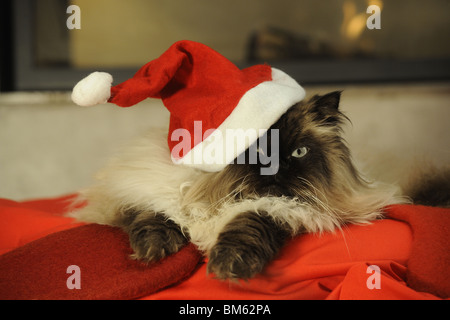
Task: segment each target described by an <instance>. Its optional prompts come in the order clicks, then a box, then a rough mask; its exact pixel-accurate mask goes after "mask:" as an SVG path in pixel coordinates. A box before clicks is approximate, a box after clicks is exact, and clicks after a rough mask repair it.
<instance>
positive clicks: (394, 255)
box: [0, 196, 450, 299]
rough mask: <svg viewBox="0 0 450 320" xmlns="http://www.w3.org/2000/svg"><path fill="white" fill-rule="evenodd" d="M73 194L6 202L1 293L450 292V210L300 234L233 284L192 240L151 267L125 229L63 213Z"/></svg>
mask: <svg viewBox="0 0 450 320" xmlns="http://www.w3.org/2000/svg"><path fill="white" fill-rule="evenodd" d="M71 199H72V197H71V196H68V197H62V198H57V199H42V200H35V201H27V202H22V203H19V202H14V201H11V200H1V199H0V219H1V221H2V223H1V224H0V252H2V253H4V254H3V255H1V256H0V298H1V299H132V298H144V299H439V298H449V296H450V280H449V271H448V267H447V266H448V265H449V263H450V256H449V250H448V249H449V244H450V243H449V241H450V240H449V231H450V230H449V227H450V220H449V219H450V218H449V217H450V210H449V209H440V208H431V207H424V206H413V205H395V206H391V207H389V208H386V212H387V217H388V219H384V220H378V221H374V222H373V223H372V224H369V225H362V226H358V225H350V226H345V227H343V229H342V230H338V231H336V232H334V233H324V234H322V235H316V234H305V235H301V236H298V237H296V238H294V239H292V240H291V241H290V242H289V243H288V244H287V245H286V246H285V247H284V248H283V249H282V251H281V252H280V254H279V255H278V256H277V258H276V259H275V260H274V261H273V262H272V263H270V264H269V265H268V266H267V268H266V269H265V270H264V272H263V273H262V274H260V275H258V276H256V277H255V278H254V279H251V280H249V281H247V282H244V281H241V282H238V283H232V282H231V283H230V282H224V281H219V280H216V279H213V278H211V276H208V275H207V273H206V264H203V265H199V262H200V261H202V257H201V256H200V254H199V253H198V252H197V250H196V249H195V247H194V246H192V245H189V246H187V247H185V248H184V249H183V250H181V251H180V252H179V253H177V254H175V255H173V256H171V257H168V258H167V259H165V260H163V261H161V262H160V263H157V264H152V265H149V266H147V265H145V264H142V263H140V262H137V261H134V260H131V259H130V258H129V255H130V253H131V249H130V247H129V243H128V237H127V235H126V234H124V233H123V232H122V231H121V230H119V229H116V228H112V227H107V226H100V225H83V224H79V223H74V222H73V220H72V219H70V218H67V217H63V216H62V215H61V214H62V213H63V212H65V211H66V210H67V208H68V201H70V200H71ZM70 265H76V266H78V267H79V268H80V271H81V275H80V282H81V289H69V288H68V287H67V283H66V281H67V280H68V278H69V277H70V276H71V274H70V273H67V268H68V267H69V266H70ZM370 266H376V267H378V270H379V273H377V272H375V271H373V270H372V269H370V268H371V267H370ZM371 283H372V284H373V283H376V284H378V285H379V286H378V287H376V286H375V287H374V286H373V285H370V284H371Z"/></svg>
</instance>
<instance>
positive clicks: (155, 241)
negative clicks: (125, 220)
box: [128, 214, 187, 262]
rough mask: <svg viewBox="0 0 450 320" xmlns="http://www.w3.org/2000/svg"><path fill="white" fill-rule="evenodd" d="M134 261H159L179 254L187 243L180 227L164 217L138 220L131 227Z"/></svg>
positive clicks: (148, 217) (149, 217) (156, 216)
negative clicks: (176, 253)
mask: <svg viewBox="0 0 450 320" xmlns="http://www.w3.org/2000/svg"><path fill="white" fill-rule="evenodd" d="M128 234H129V237H130V245H131V248H132V249H133V251H134V254H133V255H132V256H131V257H132V258H133V259H137V260H143V261H146V262H150V261H158V260H160V259H162V258H164V257H166V256H168V255H171V254H173V253H175V252H178V251H179V250H180V249H181V247H183V246H184V245H185V244H186V243H187V239H186V238H185V236H184V235H183V233H182V232H181V230H180V227H179V226H178V225H177V224H175V223H174V222H172V221H170V220H166V219H165V218H164V217H163V216H162V215H158V214H156V215H150V216H147V217H145V218H139V219H136V220H135V221H134V222H133V223H132V224H131V225H130V227H129V229H128Z"/></svg>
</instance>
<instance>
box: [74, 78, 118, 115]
mask: <svg viewBox="0 0 450 320" xmlns="http://www.w3.org/2000/svg"><path fill="white" fill-rule="evenodd" d="M112 82H113V77H112V76H111V75H110V74H109V73H106V72H93V73H91V74H90V75H88V76H87V77H86V78H84V79H83V80H81V81H80V82H78V83H77V84H76V85H75V87H74V88H73V90H72V101H73V102H75V103H76V104H77V105H79V106H82V107H90V106H95V105H96V104H102V103H106V102H107V101H108V99H109V98H110V97H111V84H112Z"/></svg>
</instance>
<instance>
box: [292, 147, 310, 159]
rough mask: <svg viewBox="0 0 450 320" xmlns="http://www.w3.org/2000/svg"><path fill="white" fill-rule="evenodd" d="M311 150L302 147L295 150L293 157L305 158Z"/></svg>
mask: <svg viewBox="0 0 450 320" xmlns="http://www.w3.org/2000/svg"><path fill="white" fill-rule="evenodd" d="M308 151H309V149H308V148H307V147H301V148H298V149H295V150H294V152H292V154H291V155H292V156H293V157H295V158H303V157H304V156H306V154H307V153H308Z"/></svg>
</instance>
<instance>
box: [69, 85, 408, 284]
mask: <svg viewBox="0 0 450 320" xmlns="http://www.w3.org/2000/svg"><path fill="white" fill-rule="evenodd" d="M340 98H341V92H340V91H334V92H330V93H328V94H325V95H315V96H313V97H311V98H310V99H309V100H307V101H305V100H304V101H301V102H299V103H297V104H295V105H293V106H292V107H290V108H289V110H288V111H287V112H286V113H285V114H284V115H282V116H281V118H280V119H279V120H278V121H277V122H276V123H274V124H273V125H272V127H271V128H269V130H268V131H267V135H269V136H270V135H271V132H274V131H272V130H278V131H277V132H278V134H279V145H278V148H277V149H278V157H279V163H278V166H277V168H276V170H275V171H274V172H276V173H275V174H272V175H261V174H260V169H261V167H264V166H267V165H266V164H263V163H261V162H259V161H258V162H256V163H251V162H249V161H246V162H245V161H244V162H243V163H242V162H236V161H235V162H236V163H231V164H229V165H227V166H226V167H225V169H223V170H221V171H219V172H203V171H200V170H198V169H193V168H189V167H185V166H182V165H176V164H174V163H173V162H172V161H171V158H170V151H169V149H168V146H167V130H162V129H153V130H151V131H150V132H149V134H148V135H146V136H145V137H142V138H140V139H138V140H136V141H135V143H134V145H131V146H129V147H128V148H127V149H125V150H124V151H123V152H122V153H121V154H119V155H118V156H117V157H116V158H113V159H111V161H110V163H109V164H108V165H107V166H106V167H105V168H104V169H103V170H101V171H100V172H99V173H98V175H97V183H96V184H95V185H93V186H92V187H90V188H87V189H86V190H84V191H82V192H81V193H80V195H81V200H82V201H86V202H87V206H85V207H84V208H83V209H81V210H79V211H76V212H74V214H73V215H74V216H75V217H76V218H77V219H79V220H82V221H86V222H94V223H100V224H108V225H112V226H116V227H120V228H122V229H123V230H124V231H125V232H127V233H128V235H129V239H130V245H131V247H132V249H133V251H134V253H133V255H132V257H133V258H134V259H139V260H142V261H145V262H152V261H158V260H160V259H162V258H164V257H166V256H168V255H170V254H173V253H176V252H177V251H179V250H180V248H182V247H183V246H185V245H186V244H187V243H188V242H192V243H193V244H195V245H196V246H197V247H198V249H199V250H201V251H202V252H203V253H204V254H205V255H206V256H207V257H208V262H207V271H208V273H210V274H213V276H214V277H216V278H218V279H223V280H225V279H230V280H235V279H249V278H252V277H254V276H255V275H257V274H259V273H261V272H263V270H264V267H265V266H266V265H267V264H268V263H269V262H270V261H272V260H273V259H274V258H275V257H276V255H277V253H278V252H279V251H280V249H281V248H282V247H283V245H284V244H285V243H286V241H288V239H290V238H291V237H293V236H296V235H298V234H300V233H304V232H323V231H331V230H335V229H336V228H341V227H342V226H343V225H345V224H350V223H356V224H363V223H368V222H370V221H372V220H374V219H378V218H380V217H382V214H383V208H384V207H385V206H387V205H390V204H394V203H399V202H403V201H404V200H403V199H402V198H399V197H397V189H396V188H395V187H393V186H382V185H378V184H376V183H373V182H369V181H367V180H366V179H365V178H364V177H363V176H362V175H361V174H360V173H359V172H358V170H357V169H356V167H355V166H354V164H353V162H352V159H351V154H350V151H349V148H348V147H347V145H346V143H345V141H344V139H343V137H342V131H343V125H344V124H345V123H346V122H347V121H348V118H347V117H346V116H345V115H344V114H343V113H342V112H341V111H340V109H339V103H340ZM265 141H269V143H268V144H267V145H256V148H255V149H256V150H257V151H258V152H259V153H261V154H269V153H270V152H271V151H273V150H275V148H272V146H271V144H270V141H271V139H265ZM257 143H258V142H257ZM250 149H251V148H248V149H247V151H246V154H245V156H246V157H247V158H248V157H249V150H250ZM272 149H273V150H272Z"/></svg>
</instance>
